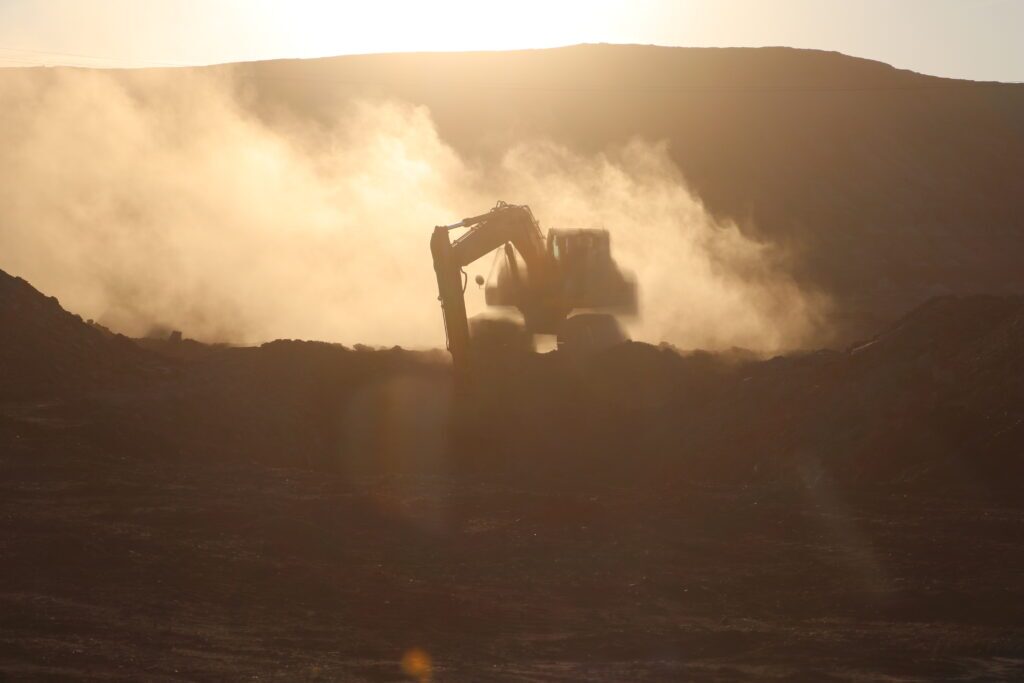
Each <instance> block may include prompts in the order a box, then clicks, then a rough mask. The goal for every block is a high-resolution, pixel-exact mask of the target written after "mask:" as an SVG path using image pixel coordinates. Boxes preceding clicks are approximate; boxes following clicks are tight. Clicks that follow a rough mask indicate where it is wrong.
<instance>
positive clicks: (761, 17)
mask: <svg viewBox="0 0 1024 683" xmlns="http://www.w3.org/2000/svg"><path fill="white" fill-rule="evenodd" d="M583 42H588V43H594V42H609V43H654V44H659V45H687V46H761V45H788V46H792V47H807V48H820V49H826V50H838V51H840V52H844V53H847V54H852V55H856V56H860V57H868V58H871V59H877V60H880V61H883V62H887V63H890V64H893V65H895V66H897V67H901V68H907V69H912V70H914V71H920V72H923V73H928V74H935V75H940V76H950V77H956V78H971V79H978V80H1003V81H1024V0H628V1H618V2H610V1H606V0H515V1H511V2H510V1H509V0H504V1H502V2H491V1H489V0H407V1H402V0H359V1H352V2H345V1H343V0H336V1H334V2H330V1H327V0H321V1H313V0H0V65H7V66H16V65H21V64H83V65H85V64H88V65H93V66H140V65H154V64H206V63H211V62H224V61H235V60H240V59H272V58H275V57H314V56H323V55H335V54H351V53H366V52H397V51H415V50H486V49H502V50H504V49H514V48H533V47H551V46H557V45H569V44H574V43H583Z"/></svg>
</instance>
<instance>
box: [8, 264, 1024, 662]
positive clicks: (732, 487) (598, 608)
mask: <svg viewBox="0 0 1024 683" xmlns="http://www.w3.org/2000/svg"><path fill="white" fill-rule="evenodd" d="M1022 455H1024V298H1020V297H989V296H971V297H960V298H957V297H944V298H939V299H935V300H933V301H931V302H930V303H929V304H927V305H925V306H923V307H922V308H919V309H917V310H915V311H913V312H912V313H911V314H909V315H908V316H906V317H905V318H903V319H902V320H901V321H900V322H899V323H898V324H896V325H895V326H893V327H891V328H889V329H888V330H886V331H885V332H883V333H882V334H879V335H878V336H877V337H875V338H873V339H871V340H869V341H867V342H866V343H863V344H860V345H857V346H854V347H852V348H850V349H848V350H845V351H820V352H816V353H807V354H801V355H790V356H784V357H778V358H773V359H771V360H760V359H756V358H753V357H751V356H749V355H748V354H745V353H743V352H740V351H736V352H733V353H727V354H706V353H681V352H679V351H677V350H675V349H671V348H668V347H654V346H650V345H646V344H639V343H626V344H624V345H621V346H618V347H615V348H612V349H609V350H608V351H606V352H604V353H601V354H598V355H596V356H594V357H591V358H578V357H571V358H567V357H564V356H563V355H560V354H559V353H557V352H556V353H548V354H515V353H506V354H500V353H496V354H495V355H493V356H490V357H487V358H483V359H481V362H480V379H479V383H478V385H477V386H476V387H473V388H471V389H469V390H465V391H461V390H460V391H455V390H454V389H453V386H452V383H451V375H450V368H449V366H448V365H447V361H446V357H445V355H444V354H442V353H440V352H410V351H404V350H401V349H391V350H369V349H363V348H357V349H348V348H345V347H342V346H337V345H329V344H321V343H313V342H299V341H277V342H273V343H270V344H265V345H263V346H261V347H259V348H232V347H222V346H208V345H202V344H199V343H196V342H191V341H187V340H185V341H164V340H130V339H127V338H124V337H120V336H118V335H114V334H112V333H110V332H109V331H107V330H104V329H103V328H101V327H99V326H97V325H93V324H89V323H87V322H83V321H82V320H81V319H79V318H77V317H76V316H74V315H72V314H70V313H67V312H65V311H64V310H62V309H61V307H60V305H59V303H58V302H57V301H56V300H55V299H52V298H47V297H46V296H44V295H42V294H40V293H39V292H37V291H36V290H35V289H33V288H32V287H31V286H30V285H29V284H28V283H26V282H24V281H22V280H19V279H17V278H14V277H11V276H8V275H6V274H3V273H0V472H2V476H0V487H2V488H3V490H2V495H0V557H2V562H0V678H5V679H6V678H11V679H19V678H23V679H47V680H54V679H58V680H59V679H67V680H76V681H77V680H120V679H125V680H140V679H142V680H236V679H261V680H266V679H272V680H289V681H290V680H371V681H393V680H406V679H407V678H406V677H407V676H410V675H411V676H413V677H414V678H416V679H419V680H428V679H432V680H437V681H449V680H452V681H488V680H530V681H569V680H607V681H620V680H865V681H868V680H870V681H876V680H888V681H919V680H971V681H981V680H1013V679H1020V678H1022V677H1024V573H1022V567H1024V533H1022V532H1024V508H1022V503H1021V500H1022V499H1021V495H1020V494H1021V489H1022V485H1021V481H1022V475H1024V466H1022V463H1024V458H1022ZM413 651H415V652H420V654H419V655H418V656H416V657H413V656H411V655H410V654H409V653H410V652H413ZM403 657H404V658H405V662H406V665H407V666H406V671H405V672H403V668H402V661H403ZM427 660H429V665H428V664H427V663H426V662H427ZM410 662H413V663H416V662H419V664H418V666H417V667H413V668H410V667H409V663H410ZM413 669H416V670H415V671H413Z"/></svg>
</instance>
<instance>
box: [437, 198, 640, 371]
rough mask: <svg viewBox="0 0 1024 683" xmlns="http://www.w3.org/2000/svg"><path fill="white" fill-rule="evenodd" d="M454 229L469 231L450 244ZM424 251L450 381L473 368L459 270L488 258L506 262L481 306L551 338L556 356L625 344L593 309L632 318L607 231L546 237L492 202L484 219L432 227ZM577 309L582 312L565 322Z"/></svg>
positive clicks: (517, 213)
mask: <svg viewBox="0 0 1024 683" xmlns="http://www.w3.org/2000/svg"><path fill="white" fill-rule="evenodd" d="M459 228H468V230H467V231H466V232H465V233H464V234H462V235H461V236H459V237H458V238H457V239H455V240H454V241H452V239H451V233H452V231H453V230H456V229H459ZM430 251H431V254H432V256H433V259H434V271H435V273H436V274H437V287H438V299H439V300H440V302H441V311H442V315H443V317H444V327H445V334H446V336H447V338H448V351H449V352H450V353H451V356H452V364H453V367H454V369H455V373H456V375H457V376H461V377H468V376H469V375H470V372H471V366H472V363H473V353H472V349H471V344H472V337H471V334H470V324H469V320H468V318H467V315H466V301H465V291H466V285H467V284H468V276H467V275H466V272H465V270H464V268H465V267H466V266H467V265H469V264H470V263H472V262H474V261H476V260H477V259H480V258H482V257H484V256H486V255H487V254H489V253H491V252H496V253H495V256H496V258H500V255H501V253H502V252H504V257H505V259H504V263H503V264H502V267H501V269H500V270H499V272H498V277H497V282H496V284H488V285H487V287H486V289H485V290H484V295H485V302H486V303H487V305H488V306H502V307H510V308H516V309H518V310H519V311H520V313H521V314H522V317H523V325H524V327H525V330H526V332H527V333H529V334H531V335H534V334H551V335H556V336H557V338H558V348H559V349H560V350H561V349H570V348H582V347H587V346H590V347H593V346H595V345H598V344H604V345H607V344H608V343H609V342H614V341H618V340H623V339H625V337H624V336H623V335H622V332H621V328H620V327H619V326H618V323H617V322H616V321H615V318H614V317H612V316H611V315H608V314H600V313H595V312H594V311H595V309H611V310H614V311H615V312H617V313H621V314H625V315H632V314H635V313H636V309H637V289H636V282H635V280H634V279H633V278H632V277H631V276H630V275H629V274H627V273H624V272H623V271H622V270H620V269H619V267H618V266H617V264H616V263H615V261H614V259H613V258H612V255H611V240H610V238H609V235H608V232H607V231H606V230H599V229H576V230H556V229H552V230H549V231H548V233H547V235H545V234H544V232H543V231H542V230H541V227H540V224H539V223H538V222H537V220H536V219H535V218H534V216H533V212H532V211H530V207H528V206H526V205H516V204H508V203H506V202H501V201H499V202H498V203H497V204H496V205H495V206H494V208H493V209H491V210H490V211H488V212H487V213H483V214H480V215H478V216H471V217H469V218H463V219H462V220H461V221H458V222H456V223H452V224H450V225H438V226H435V227H434V232H433V234H432V236H431V238H430ZM520 259H521V261H522V262H521V263H520ZM476 282H477V284H478V285H483V284H484V279H483V278H482V277H481V276H479V275H478V276H477V278H476ZM581 309H583V310H586V311H588V312H586V313H582V314H579V315H575V316H572V317H570V316H571V314H572V313H573V312H574V311H578V310H581Z"/></svg>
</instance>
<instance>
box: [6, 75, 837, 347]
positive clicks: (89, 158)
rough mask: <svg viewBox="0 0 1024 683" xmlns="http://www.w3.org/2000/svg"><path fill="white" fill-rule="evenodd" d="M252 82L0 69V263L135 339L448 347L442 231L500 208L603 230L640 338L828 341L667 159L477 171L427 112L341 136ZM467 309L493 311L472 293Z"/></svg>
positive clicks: (543, 157)
mask: <svg viewBox="0 0 1024 683" xmlns="http://www.w3.org/2000/svg"><path fill="white" fill-rule="evenodd" d="M247 87H249V84H246V83H244V82H241V81H236V80H233V79H232V78H231V77H230V76H229V75H219V76H216V75H210V74H201V73H197V72H192V71H170V72H167V71H156V72H151V71H144V72H122V73H119V74H116V75H112V74H109V73H103V72H92V71H80V70H70V69H57V70H46V71H43V70H35V71H31V72H27V71H17V72H15V71H10V72H6V73H4V74H2V76H0V102H2V104H3V107H2V109H0V268H3V269H5V270H8V271H9V272H12V273H14V274H17V275H20V276H22V277H25V278H26V279H28V280H29V281H30V282H32V283H33V284H34V285H35V286H36V287H38V288H40V289H42V290H43V291H47V292H52V293H54V294H56V295H57V296H58V297H59V298H60V300H61V302H62V304H63V305H64V306H65V308H68V309H69V310H72V311H74V312H76V313H79V314H81V315H82V316H83V317H89V318H94V319H96V320H97V321H99V322H101V323H103V324H105V325H107V326H109V327H111V328H113V329H115V330H117V331H121V332H124V333H126V334H130V335H143V334H146V333H147V332H149V331H150V330H152V329H180V330H183V331H184V332H185V334H186V335H187V336H191V337H195V338H198V339H202V340H208V341H232V342H238V343H255V342H261V341H265V340H269V339H274V338H304V339H321V340H328V341H337V342H342V343H346V344H352V343H364V344H370V345H385V346H390V345H394V344H398V345H403V346H407V347H436V346H441V345H443V344H444V332H443V326H442V324H441V316H440V310H439V308H438V304H437V301H436V283H435V281H434V274H433V269H432V265H431V262H430V256H429V249H428V246H427V245H428V239H429V235H430V231H431V229H432V226H433V225H434V224H438V223H449V222H452V221H454V220H457V219H459V218H461V217H463V216H466V215H473V214H477V213H481V212H483V211H485V210H487V209H488V208H490V207H491V206H492V205H493V204H494V202H495V201H496V200H498V199H504V200H506V201H509V202H513V203H527V204H530V205H531V207H532V208H533V210H534V213H535V215H536V216H537V217H538V218H539V219H540V221H541V223H542V226H543V227H544V228H545V229H547V228H550V227H561V228H578V227H606V228H608V229H609V230H611V232H612V248H613V250H614V251H615V253H616V254H617V256H618V257H619V260H620V262H621V263H622V264H623V265H624V266H625V267H626V268H629V269H632V270H633V271H635V273H636V274H637V276H638V278H639V282H640V292H641V317H640V318H638V319H637V320H635V321H633V322H631V323H629V326H630V330H631V333H632V335H633V337H634V338H636V339H643V340H647V341H653V342H659V341H667V342H670V343H673V344H675V345H677V346H680V347H684V348H697V347H700V348H712V349H713V348H723V347H730V346H741V347H745V348H750V349H754V350H759V351H763V352H770V351H775V350H780V349H785V348H792V347H797V346H801V345H805V344H808V343H813V342H814V340H815V338H816V335H817V334H818V333H819V331H820V329H821V321H822V316H823V312H824V310H825V302H824V300H823V299H822V298H821V297H820V296H818V295H816V294H815V293H813V292H807V291H804V290H802V289H801V288H800V287H798V286H797V285H796V283H795V282H794V281H793V280H792V279H791V278H790V277H789V275H788V274H787V269H786V262H785V258H784V255H783V254H781V253H780V252H779V251H778V250H777V249H775V248H773V247H771V246H770V245H765V244H759V243H757V242H755V241H752V240H751V239H749V238H747V237H745V236H744V235H743V234H742V233H741V232H740V230H739V229H738V228H737V226H736V225H734V224H732V223H722V222H718V221H716V220H714V219H713V218H712V217H711V216H710V215H709V213H708V212H707V211H706V210H705V209H704V207H703V205H702V204H701V202H700V201H699V200H698V199H697V198H696V197H695V196H694V195H693V194H692V193H691V192H690V190H689V189H688V188H687V186H686V184H685V182H684V179H683V178H682V177H681V176H680V174H679V171H678V170H677V168H676V167H675V165H674V164H673V163H672V161H671V159H670V157H669V154H668V150H667V148H666V146H665V145H664V144H662V143H656V142H649V141H643V140H635V141H632V142H630V143H629V144H626V145H624V146H621V147H619V148H617V149H612V150H609V151H607V152H605V153H602V154H593V155H583V154H579V153H576V152H573V151H571V150H569V149H567V148H565V147H564V146H561V145H558V144H555V143H552V142H549V141H533V142H529V143H523V144H520V145H517V146H514V147H512V148H510V149H508V150H506V152H505V153H504V154H503V155H501V156H500V158H498V159H496V160H494V161H492V162H485V161H482V160H474V159H468V158H464V157H462V156H460V155H459V154H458V153H457V152H456V151H455V150H454V149H452V148H451V147H450V146H449V145H448V144H446V143H445V141H444V140H442V139H441V138H440V137H439V134H438V132H437V130H436V128H435V126H434V124H433V122H432V120H431V116H430V112H429V111H428V110H426V109H425V108H423V107H416V106H412V105H410V104H407V103H402V102H394V101H373V102H370V101H351V102H349V103H347V104H345V105H343V106H340V107H339V109H338V111H337V112H336V116H335V118H334V121H333V123H332V124H331V125H327V126H324V125H314V124H312V123H310V122H309V121H305V120H302V119H299V118H297V117H294V118H291V119H286V120H284V121H283V122H282V121H278V120H276V119H275V123H274V124H269V123H267V122H266V121H265V120H262V119H261V118H259V117H258V116H257V115H256V114H254V113H253V109H252V108H251V107H250V106H249V104H248V98H247V95H246V88H247ZM489 266H490V260H489V259H482V260H481V261H480V262H479V263H477V264H474V266H473V267H472V268H471V269H468V270H469V271H470V276H471V277H472V275H474V274H476V273H480V274H482V275H485V276H486V275H487V270H488V268H489ZM470 282H472V280H470ZM467 301H468V305H469V308H470V311H471V313H474V312H480V311H482V310H483V308H484V307H483V294H482V292H480V291H478V290H476V288H475V287H474V285H472V284H470V287H469V290H468V291H467Z"/></svg>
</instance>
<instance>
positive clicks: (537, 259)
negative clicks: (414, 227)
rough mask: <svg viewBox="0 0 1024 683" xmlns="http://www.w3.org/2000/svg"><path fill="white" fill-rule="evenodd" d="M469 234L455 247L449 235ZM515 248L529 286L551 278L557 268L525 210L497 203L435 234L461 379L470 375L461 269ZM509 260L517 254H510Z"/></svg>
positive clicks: (433, 247) (444, 307)
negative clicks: (501, 249) (462, 230)
mask: <svg viewBox="0 0 1024 683" xmlns="http://www.w3.org/2000/svg"><path fill="white" fill-rule="evenodd" d="M457 228H469V230H468V231H467V232H466V233H465V234H464V235H462V236H461V237H459V238H458V239H457V240H455V241H454V242H453V241H451V237H450V232H451V231H452V230H455V229H457ZM509 244H511V245H512V246H513V247H515V250H516V251H518V252H519V254H520V255H521V256H522V258H523V261H524V262H525V263H526V267H527V271H528V273H529V277H530V279H531V282H533V283H535V284H536V283H543V282H544V281H545V280H547V279H550V278H551V277H552V276H553V268H554V265H553V264H552V263H551V258H550V256H549V255H548V253H547V248H546V245H545V241H544V235H543V234H542V233H541V230H540V226H539V225H538V224H537V221H536V219H534V217H533V213H532V212H531V211H530V208H529V207H527V206H517V205H514V204H506V203H505V202H498V204H497V205H496V206H495V207H494V208H493V209H491V210H490V211H489V212H487V213H485V214H481V215H479V216H472V217H469V218H464V219H462V220H461V221H459V222H458V223H453V224H451V225H439V226H436V227H435V228H434V233H433V235H431V238H430V252H431V254H432V255H433V258H434V271H435V273H436V274H437V289H438V299H439V300H440V301H441V311H442V314H443V316H444V327H445V334H446V336H447V337H448V350H449V351H450V352H451V354H452V363H453V365H454V367H455V371H456V373H457V374H458V375H466V374H468V372H469V366H470V356H469V344H470V342H469V320H468V318H467V316H466V300H465V290H466V279H465V277H466V276H465V274H464V272H463V268H464V267H465V266H467V265H469V264H470V263H472V262H473V261H476V260H477V259H479V258H481V257H483V256H486V255H487V254H488V253H490V252H492V251H494V250H495V249H497V248H499V247H501V246H502V245H506V249H508V247H507V245H509ZM508 255H509V257H510V262H511V257H512V256H513V254H512V253H511V252H510V251H508Z"/></svg>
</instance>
